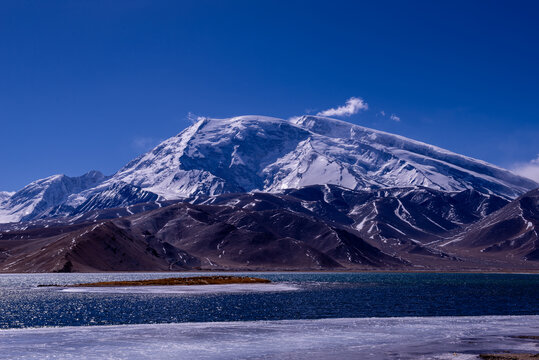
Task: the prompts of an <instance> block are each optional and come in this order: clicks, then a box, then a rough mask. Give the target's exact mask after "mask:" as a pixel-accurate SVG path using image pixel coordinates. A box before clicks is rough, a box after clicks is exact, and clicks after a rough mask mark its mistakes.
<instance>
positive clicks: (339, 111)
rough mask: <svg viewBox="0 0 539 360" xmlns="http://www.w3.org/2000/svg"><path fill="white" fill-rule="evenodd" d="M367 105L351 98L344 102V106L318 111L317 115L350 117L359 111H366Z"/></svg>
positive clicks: (361, 100) (360, 99) (358, 99)
mask: <svg viewBox="0 0 539 360" xmlns="http://www.w3.org/2000/svg"><path fill="white" fill-rule="evenodd" d="M368 108H369V105H368V104H367V103H366V102H365V101H364V100H363V99H362V98H358V97H351V98H350V99H348V100H346V104H345V105H343V106H339V107H337V108H332V109H327V110H324V111H320V112H319V113H318V114H317V115H321V116H351V115H354V114H357V113H358V112H360V111H361V110H367V109H368Z"/></svg>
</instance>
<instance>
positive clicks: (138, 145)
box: [131, 136, 159, 151]
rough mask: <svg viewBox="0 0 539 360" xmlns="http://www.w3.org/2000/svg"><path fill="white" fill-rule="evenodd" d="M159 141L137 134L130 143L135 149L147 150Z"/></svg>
mask: <svg viewBox="0 0 539 360" xmlns="http://www.w3.org/2000/svg"><path fill="white" fill-rule="evenodd" d="M158 143H159V140H158V139H155V138H152V137H145V136H138V137H136V138H134V139H133V141H132V142H131V145H132V146H133V148H134V149H135V150H137V151H148V150H150V149H151V148H153V147H154V146H155V145H157V144H158Z"/></svg>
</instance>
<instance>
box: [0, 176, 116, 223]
mask: <svg viewBox="0 0 539 360" xmlns="http://www.w3.org/2000/svg"><path fill="white" fill-rule="evenodd" d="M105 179H106V178H105V176H104V175H103V174H102V173H100V172H99V171H90V172H88V173H86V174H84V175H82V176H78V177H69V176H66V175H53V176H50V177H48V178H45V179H41V180H37V181H34V182H32V183H30V184H29V185H27V186H25V187H24V188H23V189H21V190H19V191H17V192H16V193H14V194H12V195H11V196H10V197H9V198H8V199H7V200H6V201H4V202H3V203H1V202H0V222H3V223H5V222H17V221H24V220H28V219H35V218H38V217H46V216H48V215H51V213H53V212H54V211H55V210H57V208H58V207H59V206H61V205H62V204H64V203H65V202H66V200H67V199H68V197H69V196H70V195H73V194H77V193H80V192H81V191H83V190H86V189H89V188H93V187H95V186H96V185H97V184H99V183H101V182H102V181H103V180H105Z"/></svg>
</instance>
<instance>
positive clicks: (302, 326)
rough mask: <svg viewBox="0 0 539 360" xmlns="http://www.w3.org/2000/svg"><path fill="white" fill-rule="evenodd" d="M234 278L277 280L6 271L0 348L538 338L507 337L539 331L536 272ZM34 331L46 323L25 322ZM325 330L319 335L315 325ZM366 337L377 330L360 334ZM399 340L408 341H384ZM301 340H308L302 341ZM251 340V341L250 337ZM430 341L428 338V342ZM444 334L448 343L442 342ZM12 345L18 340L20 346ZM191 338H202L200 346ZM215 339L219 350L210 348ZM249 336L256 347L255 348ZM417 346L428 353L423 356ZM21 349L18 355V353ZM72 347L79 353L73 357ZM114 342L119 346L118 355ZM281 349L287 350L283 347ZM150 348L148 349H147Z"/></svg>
mask: <svg viewBox="0 0 539 360" xmlns="http://www.w3.org/2000/svg"><path fill="white" fill-rule="evenodd" d="M234 274H235V275H238V274H239V275H246V276H256V277H263V278H267V279H270V280H272V281H273V282H275V283H276V284H275V285H272V286H275V287H274V288H271V287H270V288H268V287H266V288H264V287H263V285H255V286H254V287H253V288H252V290H246V289H245V288H242V287H241V286H240V287H237V288H234V287H232V288H229V289H228V290H226V291H224V290H219V288H216V290H215V291H214V290H211V291H210V290H204V291H198V290H197V291H195V292H187V293H185V292H169V291H167V290H166V288H162V289H160V288H154V289H153V290H152V289H149V290H150V291H149V292H145V290H144V289H142V290H141V289H138V290H129V289H122V288H116V289H99V290H97V291H92V290H91V289H89V290H88V291H86V290H85V289H77V290H76V291H65V290H64V289H62V288H58V287H37V285H40V284H74V283H83V282H96V281H112V280H135V279H150V278H165V277H173V276H198V275H201V273H114V274H4V275H0V308H1V309H2V311H1V312H0V328H3V329H10V330H2V331H0V342H1V343H2V344H3V345H1V344H0V350H3V353H2V352H0V358H2V356H3V355H5V356H7V355H6V354H8V355H9V356H10V357H21V358H39V357H42V356H43V353H42V352H39V351H38V352H34V350H29V347H28V344H29V342H30V343H31V344H34V345H36V346H37V345H39V346H41V349H42V350H43V349H45V348H46V345H47V344H48V345H49V346H52V345H50V343H49V340H48V339H50V338H51V337H54V338H57V339H62V336H67V337H66V338H65V341H67V342H68V343H72V342H73V341H74V340H73V336H75V337H77V336H78V337H83V338H84V339H86V340H87V343H86V345H87V346H89V345H88V344H92V339H93V341H94V342H95V344H94V345H93V346H91V347H89V348H87V349H86V350H87V352H86V353H81V349H82V348H80V347H77V346H75V347H74V348H73V347H72V348H69V347H65V346H63V345H62V346H63V350H60V349H62V346H60V345H61V344H63V343H61V344H56V345H58V346H56V347H54V348H52V347H51V348H50V349H49V350H50V351H51V354H55V352H57V353H56V356H52V357H53V358H55V357H56V358H69V357H70V356H73V355H79V356H82V355H83V354H85V355H84V356H83V357H87V358H92V356H95V358H100V357H101V358H103V356H104V354H105V353H106V354H109V355H110V354H116V356H113V358H117V357H120V358H121V357H122V356H123V355H122V354H124V355H125V356H126V358H133V357H140V358H145V355H144V352H143V350H144V349H142V348H141V349H139V350H136V353H132V352H131V353H129V351H135V349H136V346H135V343H138V340H137V341H135V340H133V339H135V338H136V337H137V336H138V337H141V338H148V337H149V338H152V336H153V339H154V340H155V341H157V340H156V339H160V340H159V341H157V343H160V344H165V345H166V346H164V345H163V346H164V347H162V348H163V350H162V352H161V353H160V354H161V356H159V357H160V358H168V357H167V354H168V355H170V358H173V357H174V356H175V355H177V354H178V353H177V351H181V352H182V353H183V354H190V355H189V358H197V357H198V358H208V359H210V358H223V359H225V358H231V359H232V358H238V357H242V358H282V357H283V356H284V355H283V354H287V355H286V356H287V358H298V359H300V358H307V355H306V354H309V356H308V357H310V358H320V359H324V358H329V357H331V356H329V355H328V354H329V353H327V351H326V350H328V349H333V350H331V353H332V354H333V355H332V356H334V355H335V354H338V355H340V356H350V354H357V353H358V351H359V349H362V348H361V346H368V349H371V350H369V351H370V352H369V353H368V354H371V355H368V354H367V353H365V352H362V357H363V358H373V359H376V358H380V357H379V356H381V354H382V353H380V351H383V352H384V354H385V355H384V356H383V357H382V358H391V356H390V355H391V354H393V356H396V357H395V358H406V356H405V354H410V358H413V357H414V356H415V357H419V358H420V357H421V356H430V357H427V358H435V357H432V356H434V355H433V351H435V352H437V353H439V354H438V355H439V356H442V355H443V354H445V353H446V352H447V353H450V352H452V351H453V352H454V351H461V353H459V354H460V355H459V356H464V357H462V358H466V356H472V355H470V354H472V353H474V351H479V349H476V348H475V347H472V348H470V346H471V345H469V342H468V343H467V342H466V341H465V340H463V339H465V338H475V339H481V340H476V344H477V346H479V347H481V350H489V348H491V349H493V348H496V347H500V346H505V349H507V348H514V349H521V350H522V349H527V348H530V347H531V348H532V349H533V346H535V345H534V344H533V342H530V341H524V340H515V339H514V338H511V337H510V336H509V335H511V334H512V335H530V334H529V333H530V332H532V333H533V334H532V335H539V320H538V319H539V317H537V316H533V315H539V275H535V274H437V273H252V272H249V273H234ZM257 286H258V288H257ZM494 315H495V316H494ZM446 317H451V318H446ZM315 319H317V320H315ZM135 324H137V325H135ZM158 324H168V325H158ZM182 324H183V325H182ZM96 325H115V326H96ZM117 325H123V326H117ZM36 327H45V328H44V329H23V328H36ZM50 327H60V328H53V329H51V328H50ZM374 328H375V329H377V330H376V331H378V333H376V331H374V330H373V329H374ZM16 329H19V330H16ZM426 329H427V330H428V329H430V330H428V331H427V330H426ZM474 329H475V330H474ZM103 331H106V332H112V333H114V332H116V333H115V335H110V334H109V335H107V336H112V338H115V339H120V338H122V336H127V335H126V334H131V335H129V336H128V339H131V340H132V341H134V343H130V342H129V341H127V340H126V341H127V342H125V343H123V344H124V345H125V346H124V347H121V346H120V347H119V348H116V347H117V346H119V345H118V344H120V345H121V344H122V343H121V342H120V343H118V342H112V343H110V344H109V345H108V346H107V345H106V344H103V342H102V339H101V338H102V336H104V335H103V334H102V332H103ZM163 331H164V333H163ZM320 331H322V333H317V332H320ZM466 331H471V333H466ZM474 331H475V332H474ZM500 332H502V333H503V334H502V333H500ZM208 333H212V334H213V335H208ZM366 333H368V334H371V335H372V334H375V333H376V334H377V335H375V336H374V335H373V336H368V337H363V338H361V337H358V334H366ZM62 334H63V335H62ZM81 334H82V335H81ZM100 334H101V335H100ZM137 334H138V335H137ZM167 334H168V335H167ZM195 334H198V336H195ZM268 334H269V335H268ZM328 334H331V336H328ZM399 334H400V335H399ZM429 334H430V337H429ZM268 336H269V339H271V338H274V339H276V338H281V344H282V348H281V352H279V351H278V350H279V349H274V348H273V347H272V346H270V344H271V343H267V344H266V343H264V341H268ZM283 336H284V337H283ZM298 336H299V337H298ZM399 336H401V338H399ZM407 336H408V337H410V336H411V338H406V337H407ZM437 336H438V337H440V338H439V339H438V340H436V339H437V338H436V337H437ZM392 337H393V340H398V339H400V340H399V341H403V343H402V344H399V341H397V342H396V343H395V342H394V341H393V340H391V341H389V340H388V339H391V338H392ZM402 337H404V338H402ZM301 338H303V341H300V342H299V343H296V342H297V341H299V340H298V339H301ZM100 339H101V340H100ZM212 339H213V340H212ZM217 339H220V341H223V339H229V340H230V341H227V342H226V344H227V345H226V346H225V345H224V344H221V345H219V344H220V343H219V341H218V340H217ZM246 339H250V340H249V342H248V343H247V344H248V345H246V343H245V340H246ZM305 339H310V340H309V341H307V340H305ZM313 339H318V340H316V341H315V340H313ZM321 339H325V341H327V342H328V343H327V344H326V343H324V341H321ZM361 339H362V340H361ZM384 339H385V340H384ZM426 339H429V344H430V345H429V346H421V344H422V342H424V341H426ZM447 339H452V342H449V343H447ZM501 339H504V340H503V341H502V340H501ZM294 341H296V342H294ZM170 342H172V343H170ZM290 342H292V343H290ZM389 343H391V344H393V345H392V347H391V346H390V344H389ZM17 344H22V345H20V347H17ZM186 344H189V346H190V347H189V349H191V350H190V351H191V352H189V351H188V349H187V348H186V346H187V345H186ZM196 344H198V345H199V346H200V349H199V351H198V352H197V351H196V349H197V347H196ZM211 344H213V345H211ZM215 344H217V345H219V346H220V347H219V349H214V350H215V351H214V352H210V353H208V351H210V349H212V346H216V345H215ZM254 344H259V347H258V348H256V347H254V348H253V346H254ZM264 344H265V345H264ZM273 344H274V343H273ZM286 344H288V345H286ZM309 344H310V345H309ZM323 344H325V345H323ZM384 344H385V345H384ZM395 344H396V345H395ZM404 344H406V346H404ZM412 344H415V345H414V346H417V347H418V348H420V349H421V350H420V351H419V352H418V350H417V349H416V348H414V346H412ZM442 344H445V347H444V346H442ZM448 344H449V345H450V344H453V345H454V347H453V348H451V346H449V345H448ZM458 344H461V345H459V346H457V345H458ZM466 344H468V345H466ZM64 345H65V344H64ZM210 345H211V346H210ZM322 345H323V346H322ZM2 346H4V347H5V348H2ZM100 346H104V347H103V348H102V350H103V353H101V355H103V356H98V354H99V351H98V349H100ZM193 346H194V348H193ZM238 346H239V347H238ZM287 346H288V347H287ZM302 346H303V347H305V346H307V348H303V347H302ZM313 346H314V347H315V348H312V347H313ZM316 346H319V347H320V346H321V347H320V348H316ZM395 346H398V348H395ZM410 346H412V348H410ZM477 346H476V347H477ZM404 347H405V348H406V349H408V350H406V349H405V348H404ZM37 348H39V347H37ZM17 349H19V350H20V352H16V351H19V350H17ZM69 349H72V351H74V353H69ZM114 349H116V350H117V351H119V352H117V353H115V352H114ZM166 349H168V350H166ZM174 349H176V350H174ZM193 349H194V350H193ZM264 349H265V350H264ZM284 349H288V350H289V351H287V352H286V353H283V352H282V351H284ZM293 349H302V350H301V351H302V352H301V353H300V354H299V355H298V357H294V356H292V355H291V353H295V352H294V351H293ZM390 349H391V351H390ZM399 349H400V350H399ZM410 349H411V350H410ZM414 349H415V350H414ZM441 349H443V351H442V350H441ZM128 350H129V351H128ZM145 350H146V351H147V350H148V349H147V348H145ZM412 350H413V351H412ZM13 351H15V352H13ZM43 351H44V350H43ZM58 351H60V352H58ZM62 351H63V352H62ZM66 351H67V352H66ZM126 351H127V352H126ZM167 351H168V352H167ZM227 351H228V352H227ZM275 351H277V352H275ZM388 351H390V353H391V354H390V353H388ZM440 351H441V352H440ZM2 354H3V355H2ZM96 354H97V355H96ZM137 354H138V356H137ZM197 354H198V356H197ZM203 354H205V355H204V356H202V355H203ZM227 354H228V355H227ZM301 354H303V355H301ZM440 354H441V355H440ZM151 355H152V352H150V353H148V354H147V356H148V357H150V356H151ZM154 355H155V354H154ZM438 355H437V356H438ZM186 356H187V355H186ZM227 356H228V357H227ZM371 356H372V357H371ZM186 358H187V357H186ZM441 358H442V357H440V359H441ZM453 358H456V357H453Z"/></svg>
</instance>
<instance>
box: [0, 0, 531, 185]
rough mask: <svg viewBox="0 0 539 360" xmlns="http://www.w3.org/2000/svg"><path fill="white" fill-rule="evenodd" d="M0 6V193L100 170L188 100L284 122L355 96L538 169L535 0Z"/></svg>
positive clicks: (455, 142) (411, 123) (387, 121)
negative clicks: (49, 178)
mask: <svg viewBox="0 0 539 360" xmlns="http://www.w3.org/2000/svg"><path fill="white" fill-rule="evenodd" d="M1 5H2V11H0V125H1V132H0V136H1V141H0V168H1V169H2V176H1V177H0V190H17V189H19V188H21V187H22V186H24V185H26V184H27V183H29V182H30V181H33V180H35V179H38V178H42V177H46V176H49V175H52V174H56V173H65V174H68V175H80V174H82V173H84V172H86V171H88V170H91V169H97V170H101V171H103V172H104V173H106V174H112V173H113V172H115V171H116V170H118V169H119V168H120V167H121V166H122V165H124V164H125V163H127V162H128V161H129V160H131V159H132V158H133V157H135V156H137V155H138V154H140V153H142V152H144V151H145V150H147V149H148V148H149V147H151V146H152V145H155V144H156V143H157V142H158V141H160V140H163V139H165V138H168V137H170V136H173V135H175V134H176V133H178V132H180V131H181V130H182V129H183V128H185V127H186V126H188V124H189V120H188V116H187V115H188V113H190V112H191V113H193V114H196V115H204V116H211V117H228V116H234V115H243V114H261V115H268V116H276V117H284V118H288V117H291V116H294V115H301V114H304V113H318V112H321V111H323V110H326V109H329V108H335V107H338V106H342V105H344V104H345V102H346V100H347V99H349V98H351V97H358V98H361V99H362V100H363V101H364V102H365V103H367V104H368V109H366V110H365V109H364V110H361V111H358V112H357V113H356V114H353V115H351V116H349V117H346V118H345V119H347V120H348V121H351V122H353V123H357V124H361V125H364V126H368V127H373V128H376V129H380V130H385V131H389V132H393V133H397V134H401V135H404V136H408V137H411V138H413V139H417V140H421V141H425V142H428V143H432V144H434V145H438V146H441V147H444V148H447V149H449V150H452V151H455V152H458V153H462V154H465V155H469V156H472V157H476V158H479V159H482V160H486V161H489V162H492V163H494V164H497V165H500V166H503V167H508V168H513V167H517V166H520V167H521V168H522V167H524V166H525V165H526V164H527V166H528V168H529V169H531V170H529V171H531V172H530V174H531V173H532V172H533V171H534V169H535V168H538V167H539V161H536V162H535V163H534V162H533V160H534V159H536V158H537V156H538V153H539V141H538V140H537V139H539V109H538V99H539V66H538V64H539V46H538V44H539V25H537V20H536V16H537V13H538V11H539V3H538V2H536V1H451V2H449V1H445V2H441V1H425V2H423V1H371V2H359V1H330V2H328V1H321V2H318V1H267V2H262V1H226V2H225V1H200V0H198V1H170V2H169V1H136V0H130V1H24V0H14V1H2V3H1ZM382 111H383V112H384V113H385V114H386V115H385V116H383V115H382ZM393 114H394V115H395V116H397V117H398V118H400V121H395V120H392V119H391V115H393ZM394 119H395V118H394Z"/></svg>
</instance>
